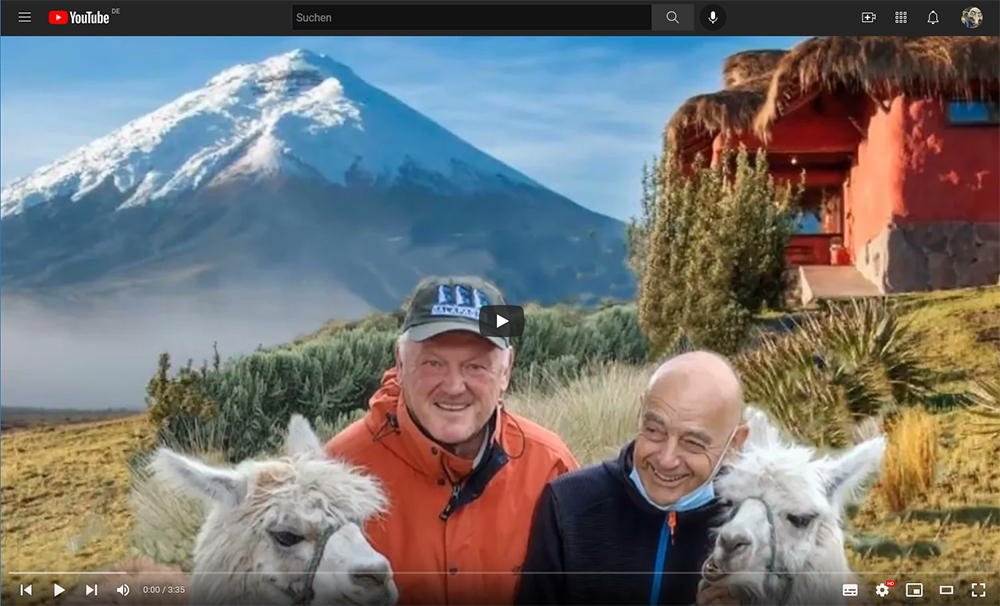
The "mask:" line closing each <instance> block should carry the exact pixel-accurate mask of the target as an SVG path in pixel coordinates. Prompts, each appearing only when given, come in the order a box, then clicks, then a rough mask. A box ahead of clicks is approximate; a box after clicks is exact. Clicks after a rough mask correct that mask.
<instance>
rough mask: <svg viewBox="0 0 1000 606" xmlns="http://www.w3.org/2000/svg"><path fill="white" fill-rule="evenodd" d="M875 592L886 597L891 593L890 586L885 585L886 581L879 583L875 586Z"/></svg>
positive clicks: (881, 596)
mask: <svg viewBox="0 0 1000 606" xmlns="http://www.w3.org/2000/svg"><path fill="white" fill-rule="evenodd" d="M875 593H877V594H878V597H880V598H884V597H885V596H887V595H889V588H888V587H886V586H885V583H879V584H878V587H876V588H875Z"/></svg>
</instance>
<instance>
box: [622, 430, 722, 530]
mask: <svg viewBox="0 0 1000 606" xmlns="http://www.w3.org/2000/svg"><path fill="white" fill-rule="evenodd" d="M735 435H736V430H735V429H734V430H733V433H731V434H729V439H728V440H726V445H725V446H723V447H722V454H721V455H719V460H718V461H716V463H715V468H714V469H712V473H711V474H710V475H709V476H708V479H707V480H705V483H704V484H702V485H701V486H699V487H698V488H695V489H694V490H692V491H691V492H689V493H687V494H686V495H684V496H683V497H681V498H679V499H677V500H676V501H674V502H673V503H671V504H670V505H659V504H657V503H655V502H653V499H651V498H649V494H648V493H646V488H645V487H644V486H643V485H642V479H641V478H640V477H639V471H638V469H637V468H636V467H635V465H633V466H632V473H630V474H628V477H629V479H630V480H632V484H634V485H635V488H636V490H638V491H639V494H641V495H642V498H644V499H646V502H647V503H649V504H650V505H652V506H653V507H655V508H657V509H659V510H660V511H691V510H693V509H698V508H699V507H702V506H704V505H707V504H708V503H711V502H712V499H714V498H715V484H713V482H714V481H715V476H716V474H718V473H719V468H720V467H722V460H723V459H724V458H725V455H726V451H727V450H728V449H729V444H730V443H731V442H732V441H733V436H735Z"/></svg>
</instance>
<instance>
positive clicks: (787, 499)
mask: <svg viewBox="0 0 1000 606" xmlns="http://www.w3.org/2000/svg"><path fill="white" fill-rule="evenodd" d="M747 424H748V426H749V428H750V431H749V436H748V437H747V441H746V443H745V444H744V447H743V450H742V452H741V453H740V455H739V456H738V457H737V458H736V459H734V460H733V461H732V462H731V464H730V465H729V466H728V467H727V469H726V471H725V473H723V474H721V475H720V476H719V478H718V479H717V480H716V484H715V488H716V494H717V495H718V498H719V500H720V501H721V502H723V504H725V505H727V515H726V519H725V521H724V523H723V524H722V525H721V526H720V527H718V528H717V529H716V530H715V546H714V548H713V550H712V555H711V557H710V558H709V559H708V561H707V562H706V563H705V567H704V569H703V573H704V576H705V579H706V580H707V581H709V582H711V583H718V584H723V585H728V586H730V587H731V588H732V589H735V590H736V592H734V595H735V593H740V594H742V595H744V596H746V597H747V598H749V600H748V601H755V600H754V598H756V599H758V600H759V599H761V598H763V597H765V596H773V595H774V593H773V592H775V591H781V590H783V589H785V586H784V585H781V586H779V585H776V584H784V583H790V582H791V580H790V579H791V578H792V577H790V576H784V578H782V575H786V573H791V574H792V575H794V574H795V573H801V572H806V571H811V572H816V571H829V572H837V571H846V570H847V560H846V557H845V555H844V547H843V545H844V535H843V530H842V528H841V516H842V512H843V507H844V505H845V504H846V501H848V500H849V499H852V498H854V497H856V496H857V494H858V492H859V491H860V490H861V489H862V487H863V486H864V484H865V481H866V480H867V479H868V478H869V476H871V475H872V474H874V473H877V472H878V469H879V467H880V463H881V459H882V452H883V450H884V449H885V438H884V437H883V436H881V435H879V436H876V437H874V438H871V439H869V440H867V441H865V442H862V443H860V444H858V445H856V446H854V447H853V448H851V449H849V450H847V451H845V452H842V453H838V454H836V455H834V456H825V457H816V456H815V455H816V451H815V450H814V449H812V448H806V447H802V446H796V445H793V444H790V443H788V442H786V441H785V440H784V439H783V438H782V436H781V434H780V432H779V431H778V429H777V428H776V427H775V426H774V425H773V424H772V423H771V422H770V420H769V419H768V418H767V417H766V416H765V415H764V414H763V413H762V412H760V411H757V410H754V409H750V410H749V411H748V414H747ZM769 573H770V574H769Z"/></svg>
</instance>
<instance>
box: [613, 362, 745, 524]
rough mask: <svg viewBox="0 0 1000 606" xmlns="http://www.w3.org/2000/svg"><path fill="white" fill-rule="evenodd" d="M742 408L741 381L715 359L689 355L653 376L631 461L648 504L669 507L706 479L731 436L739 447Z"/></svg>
mask: <svg viewBox="0 0 1000 606" xmlns="http://www.w3.org/2000/svg"><path fill="white" fill-rule="evenodd" d="M740 407H741V394H740V389H739V380H738V379H737V378H736V376H735V375H734V374H733V373H732V370H731V369H730V368H729V367H728V365H727V364H726V363H725V361H724V360H722V359H721V358H718V357H717V356H714V355H712V354H707V353H704V352H692V353H691V354H684V355H683V356H679V357H677V358H675V359H674V360H671V361H669V362H667V363H666V364H665V365H664V366H662V367H660V369H658V370H657V372H656V374H655V375H654V377H653V380H652V381H651V382H650V386H649V388H648V390H647V392H646V395H645V398H644V399H643V406H642V413H641V417H640V419H639V423H640V425H639V435H638V436H637V437H636V441H635V451H634V453H633V461H632V464H633V465H634V466H635V467H636V470H637V472H638V474H639V479H640V480H641V481H642V485H643V487H644V488H645V489H646V493H647V494H648V495H649V498H650V499H652V500H653V501H654V502H655V503H657V504H658V505H660V506H667V505H672V504H673V503H675V502H677V501H678V500H679V499H680V498H681V497H683V496H685V495H687V494H688V493H690V492H691V491H693V490H695V489H696V488H698V487H699V486H700V485H702V484H703V483H704V482H705V481H706V480H708V479H709V477H710V476H711V475H712V471H713V470H714V469H715V466H716V463H718V461H719V459H720V457H722V456H724V455H725V452H724V451H725V449H726V445H727V442H730V440H729V438H730V436H731V435H732V436H733V439H732V441H731V442H730V443H731V446H733V447H735V448H737V449H738V448H739V447H740V446H742V443H743V441H744V440H745V439H746V428H745V427H742V426H740V425H739V420H740ZM734 432H735V435H733V434H734Z"/></svg>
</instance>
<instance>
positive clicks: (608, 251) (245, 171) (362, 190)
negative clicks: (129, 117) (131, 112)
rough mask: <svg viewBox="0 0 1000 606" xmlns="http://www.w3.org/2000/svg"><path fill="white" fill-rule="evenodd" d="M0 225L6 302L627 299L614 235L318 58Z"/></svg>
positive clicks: (24, 205) (86, 152)
mask: <svg viewBox="0 0 1000 606" xmlns="http://www.w3.org/2000/svg"><path fill="white" fill-rule="evenodd" d="M0 216H2V219H0V230H2V234H0V248H2V254H0V286H2V287H3V289H4V292H5V293H10V292H25V293H33V294H37V293H45V294H52V293H58V294H59V295H66V294H69V293H71V294H72V295H73V296H77V297H83V298H87V297H101V296H109V295H114V296H116V297H121V296H125V295H140V294H145V295H155V296H160V297H162V296H168V295H183V296H189V295H192V294H199V295H204V294H206V293H209V292H218V291H225V290H227V289H228V290H240V289H248V290H247V292H262V291H264V290H266V289H267V288H271V289H273V290H274V291H275V292H276V293H280V294H281V295H282V296H289V295H290V294H297V295H299V296H310V297H319V298H329V297H331V296H333V295H334V294H336V295H338V296H340V297H346V298H348V299H351V300H353V301H354V302H355V303H357V304H359V305H363V306H369V307H376V308H388V307H394V306H395V305H397V304H398V303H399V301H400V300H401V299H402V298H403V297H404V296H405V295H406V294H407V292H408V291H409V290H410V289H411V288H412V286H413V284H414V282H415V281H416V280H417V279H419V277H420V276H423V275H427V274H440V273H476V274H480V275H485V276H487V277H490V278H492V279H494V280H496V281H497V282H498V283H499V284H500V285H501V286H502V287H504V288H506V289H507V290H509V291H510V294H511V297H512V298H514V299H524V298H529V299H538V300H541V301H543V302H551V301H553V300H559V299H565V298H568V297H572V296H574V295H576V294H581V293H587V294H588V295H592V296H628V295H630V294H631V290H632V280H631V278H630V276H629V275H628V273H627V271H626V269H625V267H624V264H623V259H624V246H623V240H622V238H623V226H622V224H621V223H620V222H618V221H616V220H613V219H611V218H609V217H605V216H602V215H599V214H597V213H593V212H591V211H588V210H586V209H584V208H582V207H580V206H578V205H576V204H574V203H573V202H571V201H569V200H567V199H566V198H564V197H562V196H559V195H558V194H556V193H554V192H552V191H550V190H548V189H546V188H544V187H543V186H541V185H540V184H538V183H536V182H535V181H533V180H532V179H530V178H529V177H527V176H525V175H523V174H521V173H519V172H518V171H516V170H515V169H513V168H511V167H509V166H507V165H505V164H503V163H502V162H500V161H498V160H496V159H494V158H492V157H490V156H488V155H487V154H485V153H483V152H481V151H479V150H478V149H476V148H475V147H473V146H472V145H470V144H468V143H466V142H465V141H463V140H462V139H460V138H458V137H457V136H455V135H453V134H451V133H450V132H448V131H447V130H446V129H444V128H443V127H441V126H439V125H438V124H436V123H434V122H433V121H431V120H430V119H428V118H426V117H425V116H423V115H421V114H420V113H418V112H416V111H415V110H413V109H411V108H409V107H408V106H406V105H405V104H403V103H402V102H400V101H398V100H396V99H395V98H393V97H391V96H390V95H388V94H386V93H385V92H382V91H380V90H379V89H377V88H375V87H373V86H371V85H369V84H367V83H366V82H364V81H363V80H361V79H360V78H358V76H357V75H355V74H354V73H353V72H352V71H351V70H350V69H349V68H347V67H346V66H344V65H342V64H340V63H337V62H336V61H333V60H332V59H329V58H327V57H325V56H322V55H317V54H314V53H311V52H308V51H293V52H291V53H288V54H285V55H280V56H276V57H272V58H270V59H267V60H265V61H263V62H261V63H257V64H249V65H240V66H236V67H233V68H230V69H228V70H225V71H224V72H222V73H220V74H219V75H217V76H215V77H214V78H212V79H211V80H209V81H208V83H207V84H206V85H205V86H204V87H203V88H201V89H198V90H196V91H192V92H190V93H187V94H185V95H183V96H181V97H180V98H178V99H177V100H175V101H173V102H171V103H169V104H167V105H165V106H163V107H161V108H160V109H158V110H156V111H154V112H152V113H150V114H148V115H146V116H143V117H141V118H139V119H137V120H134V121H132V122H130V123H128V124H126V125H125V126H123V127H122V128H120V129H118V130H117V131H115V132H113V133H111V134H110V135H108V136H106V137H102V138H100V139H98V140H96V141H94V142H93V143H91V144H90V145H87V146H85V147H83V148H81V149H78V150H76V151H74V152H73V153H71V154H69V155H68V156H67V157H65V158H63V159H61V160H59V161H57V162H55V163H53V164H51V165H48V166H45V167H43V168H41V169H39V170H38V171H36V172H35V173H34V174H32V175H30V176H28V177H26V178H24V179H20V180H18V181H15V182H13V183H11V184H10V185H8V186H7V187H5V188H4V189H3V190H2V193H0ZM290 289H291V290H290Z"/></svg>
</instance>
